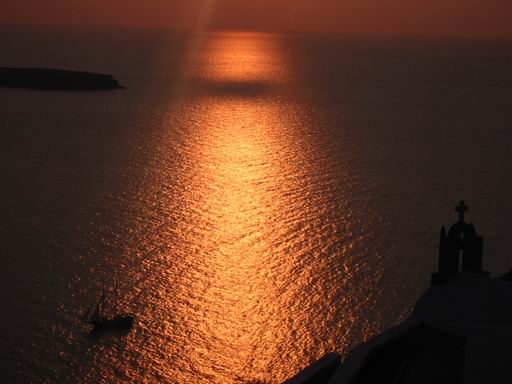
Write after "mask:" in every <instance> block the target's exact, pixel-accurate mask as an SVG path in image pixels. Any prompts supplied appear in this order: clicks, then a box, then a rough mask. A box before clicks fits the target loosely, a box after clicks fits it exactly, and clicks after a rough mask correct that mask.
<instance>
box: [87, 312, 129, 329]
mask: <svg viewBox="0 0 512 384" xmlns="http://www.w3.org/2000/svg"><path fill="white" fill-rule="evenodd" d="M133 321H134V317H133V316H131V315H121V316H116V317H112V318H108V317H100V318H97V319H93V320H91V321H90V323H91V324H92V325H94V328H123V327H126V328H128V327H131V326H132V325H133Z"/></svg>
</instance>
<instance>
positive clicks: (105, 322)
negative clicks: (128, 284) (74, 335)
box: [83, 290, 135, 330]
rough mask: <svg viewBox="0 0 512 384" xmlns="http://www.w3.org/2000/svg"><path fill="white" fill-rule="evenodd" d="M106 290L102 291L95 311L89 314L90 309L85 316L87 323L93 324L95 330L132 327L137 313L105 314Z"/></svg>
mask: <svg viewBox="0 0 512 384" xmlns="http://www.w3.org/2000/svg"><path fill="white" fill-rule="evenodd" d="M104 307H105V291H104V290H103V291H102V292H101V296H100V299H99V300H98V302H97V303H96V307H95V308H94V312H93V313H92V314H91V315H89V312H90V310H88V311H87V312H86V314H85V316H84V318H83V320H84V321H85V322H86V323H89V324H92V325H93V326H94V329H95V330H99V329H108V328H131V327H132V325H133V322H134V320H135V315H133V314H131V313H121V314H115V315H105V314H104Z"/></svg>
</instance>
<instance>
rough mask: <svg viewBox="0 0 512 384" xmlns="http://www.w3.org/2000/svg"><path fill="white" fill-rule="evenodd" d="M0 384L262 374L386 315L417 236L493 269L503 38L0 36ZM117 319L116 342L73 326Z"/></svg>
mask: <svg viewBox="0 0 512 384" xmlns="http://www.w3.org/2000/svg"><path fill="white" fill-rule="evenodd" d="M0 66H4V67H10V66H16V67H46V68H62V69H72V70H84V71H93V72H100V73H106V74H112V75H113V76H114V77H115V78H116V79H117V80H118V81H119V82H120V84H122V85H123V86H125V88H124V89H120V90H113V91H87V92H77V91H42V90H39V91H34V90H23V89H8V88H1V89H0V308H1V310H0V382H2V383H84V384H89V383H90V384H92V383H100V384H101V383H105V384H106V383H179V384H181V383H227V384H229V383H242V384H248V383H279V382H282V381H283V380H285V379H287V378H289V377H291V376H293V375H294V374H295V373H297V372H298V371H299V370H300V369H302V368H304V367H305V366H307V365H308V363H310V362H312V361H314V360H315V359H317V358H319V357H321V356H322V355H323V354H325V353H326V352H330V351H336V352H338V353H340V354H341V355H342V356H346V355H347V354H348V352H349V351H350V350H351V349H352V348H354V347H355V346H357V345H358V344H360V343H361V342H364V341H366V340H368V339H369V338H371V337H372V336H374V335H376V334H378V333H380V332H382V331H384V330H386V329H388V328H389V327H392V326H394V325H396V324H398V323H399V322H400V321H402V320H404V319H406V318H407V317H408V316H409V315H410V313H411V310H412V308H413V307H414V305H415V303H416V301H417V299H418V298H419V297H420V295H421V294H422V293H423V292H424V291H425V290H426V289H427V288H428V287H429V284H430V275H431V273H432V272H434V271H436V269H437V256H438V241H439V232H440V228H441V226H442V225H451V224H453V223H454V222H455V221H456V220H457V214H456V212H455V210H454V208H455V206H456V205H457V204H458V202H459V200H465V202H466V204H468V206H469V211H468V212H467V213H466V220H467V222H473V223H475V225H476V229H477V232H478V233H479V234H480V235H482V236H483V237H484V268H485V269H487V270H489V271H491V274H492V275H493V276H499V275H501V274H503V273H505V272H507V271H508V270H510V268H512V255H511V249H512V215H511V212H512V150H511V149H512V42H511V41H510V40H483V39H480V40H477V39H454V38H451V39H448V38H432V37H415V38H412V37H399V36H370V35H368V36H366V35H326V34H294V35H291V34H288V35H287V34H265V33H252V32H238V31H229V32H202V33H194V34H191V33H183V32H176V31H169V30H157V29H130V28H107V27H104V28H103V27H102V28H88V27H44V26H27V25H25V26H20V25H4V26H1V27H0ZM102 292H104V293H105V295H106V298H107V300H106V304H105V308H104V311H105V312H106V313H110V314H116V313H121V312H129V313H133V314H135V316H136V321H135V324H134V326H133V328H132V329H131V330H130V331H129V332H105V333H97V332H92V331H91V328H90V326H89V325H88V324H86V323H84V322H83V321H82V318H83V317H84V315H85V314H86V312H87V310H88V308H92V307H94V306H95V304H96V302H97V301H98V299H99V298H100V296H101V294H102Z"/></svg>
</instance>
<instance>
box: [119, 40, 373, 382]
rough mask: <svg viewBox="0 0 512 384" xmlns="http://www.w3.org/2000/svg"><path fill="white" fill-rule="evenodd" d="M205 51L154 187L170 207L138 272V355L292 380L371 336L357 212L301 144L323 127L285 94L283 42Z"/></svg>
mask: <svg viewBox="0 0 512 384" xmlns="http://www.w3.org/2000/svg"><path fill="white" fill-rule="evenodd" d="M203 44H204V45H203V46H202V48H201V49H200V50H198V52H200V54H198V56H197V57H195V58H194V59H193V63H194V65H191V66H190V68H189V71H188V72H187V74H186V75H187V77H188V79H187V82H188V84H189V86H188V87H187V92H186V94H185V95H184V98H183V101H182V102H181V103H180V105H179V106H175V107H173V108H174V109H173V110H172V111H171V112H170V113H169V121H168V122H167V123H166V125H165V126H164V128H166V129H167V130H166V132H165V133H164V134H163V136H162V137H161V138H160V139H159V141H160V142H159V144H158V146H157V148H156V149H155V150H156V151H157V152H158V153H159V155H158V157H159V158H160V160H159V161H160V163H158V164H155V165H154V175H153V176H152V179H153V182H151V183H148V184H147V186H148V189H147V190H146V191H144V194H145V196H148V197H149V198H150V199H151V200H155V203H154V205H156V206H157V207H159V208H158V214H157V215H156V217H155V219H154V227H153V229H152V230H151V232H150V233H148V234H147V235H145V238H144V240H143V241H142V242H141V244H140V245H139V247H140V248H141V249H142V250H141V253H144V254H146V255H147V254H149V253H151V252H153V256H145V257H146V258H145V261H144V263H143V265H142V266H141V268H140V270H139V271H137V273H136V275H135V276H134V279H135V280H138V281H139V282H137V283H134V285H135V286H140V290H139V291H138V295H139V297H138V298H137V300H138V301H140V302H145V303H146V304H145V308H144V309H141V310H139V312H140V313H141V315H140V323H141V330H140V332H141V334H144V335H145V336H144V337H145V338H146V340H147V342H146V343H145V344H144V345H138V346H137V345H130V347H129V348H133V351H132V354H133V355H134V356H136V355H140V354H142V355H144V356H145V358H144V360H145V363H144V364H145V366H146V368H145V369H146V370H154V371H157V372H158V377H161V378H162V380H163V381H167V382H177V383H184V382H187V383H193V382H197V383H230V382H240V383H244V382H250V381H251V380H265V381H267V382H280V381H283V380H284V379H286V378H287V377H289V376H290V375H291V374H293V373H294V372H296V371H297V370H298V369H300V368H301V367H303V366H304V365H305V364H307V362H308V361H310V360H311V359H314V358H317V357H319V356H320V355H322V354H323V353H324V352H325V351H326V350H333V349H337V350H340V349H343V348H347V347H348V344H349V341H348V340H347V339H346V338H347V337H349V336H348V335H349V334H350V333H351V332H352V333H353V332H354V327H359V326H360V325H358V324H357V323H359V322H358V315H357V311H358V309H357V305H356V304H354V302H357V301H358V300H359V298H360V297H362V296H363V295H364V294H365V293H364V292H362V290H364V285H363V284H359V285H358V286H355V284H356V283H354V282H351V274H352V273H353V272H354V271H356V269H357V268H356V267H354V266H353V265H351V261H350V259H347V261H344V259H345V255H346V254H348V253H349V252H350V250H351V249H352V247H354V246H355V245H357V242H358V239H357V238H356V237H355V236H352V234H351V231H352V229H351V228H352V226H353V224H354V223H353V221H352V220H351V219H350V215H351V213H352V210H351V209H350V208H349V204H348V202H345V201H344V202H342V203H340V202H334V201H332V199H331V195H332V194H335V193H337V192H336V191H334V190H335V189H336V188H337V185H336V183H333V182H332V179H333V175H332V174H330V166H329V164H328V159H327V158H326V157H325V156H324V155H321V153H322V152H321V151H316V150H315V145H317V144H315V143H311V142H310V140H309V138H308V137H307V136H305V135H303V134H301V129H302V128H301V127H303V125H304V124H307V125H309V124H312V117H311V116H310V117H308V118H307V121H306V123H304V122H303V121H302V118H303V116H304V115H305V113H304V112H303V111H302V107H301V106H299V105H293V103H289V102H284V101H283V100H284V99H282V98H281V96H280V92H281V91H282V89H286V88H287V87H288V86H289V80H290V79H291V78H292V77H293V71H292V70H291V69H290V68H287V67H286V58H285V57H284V56H283V52H282V51H281V48H280V45H279V43H278V40H277V39H276V38H274V37H272V36H267V35H262V34H247V33H219V34H213V35H210V37H209V39H207V40H205V41H204V42H203ZM174 163H176V164H174ZM173 164H174V165H173ZM329 180H331V181H329ZM318 188H320V189H318ZM156 200H157V201H156ZM340 217H341V218H342V220H341V222H339V221H338V220H339V219H340ZM343 218H346V220H344V219H343ZM147 249H151V250H152V251H151V252H148V251H147ZM128 252H129V251H128ZM344 290H346V291H349V292H351V293H350V294H349V295H343V291H344ZM359 291H361V292H359ZM365 300H369V299H368V298H366V299H365ZM363 301H364V300H363ZM346 308H349V309H346ZM354 308H355V309H354ZM340 310H342V311H343V321H340ZM155 318H156V319H157V320H158V321H156V322H155ZM155 323H156V324H155ZM144 324H152V325H151V326H149V325H147V326H145V325H144ZM362 327H363V328H364V325H363V326H362ZM366 332H367V331H365V330H361V332H360V333H363V334H365V333H366ZM326 335H328V336H326ZM137 337H138V338H139V339H140V337H142V336H141V335H137ZM133 375H136V374H135V373H134V374H133ZM126 376H130V374H128V373H127V374H126ZM139 376H140V374H139Z"/></svg>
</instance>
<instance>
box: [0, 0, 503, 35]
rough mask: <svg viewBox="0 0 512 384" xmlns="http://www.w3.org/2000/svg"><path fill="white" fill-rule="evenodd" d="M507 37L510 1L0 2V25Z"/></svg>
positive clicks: (88, 0)
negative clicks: (204, 18) (201, 18)
mask: <svg viewBox="0 0 512 384" xmlns="http://www.w3.org/2000/svg"><path fill="white" fill-rule="evenodd" d="M207 3H214V8H213V9H214V10H213V12H212V14H211V15H210V18H209V25H210V27H211V28H215V29H241V30H244V29H248V30H263V31H318V32H349V33H353V32H356V33H394V34H404V35H418V34H420V35H425V34H426V35H448V36H475V37H506V38H512V22H511V21H510V20H511V19H512V0H84V1H79V0H17V1H14V0H4V1H1V2H0V22H23V23H26V22H28V23H52V24H91V25H143V26H159V27H161V26H163V27H174V28H190V27H191V26H193V25H195V20H196V19H197V15H198V13H199V11H200V9H202V8H204V7H205V4H207Z"/></svg>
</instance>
